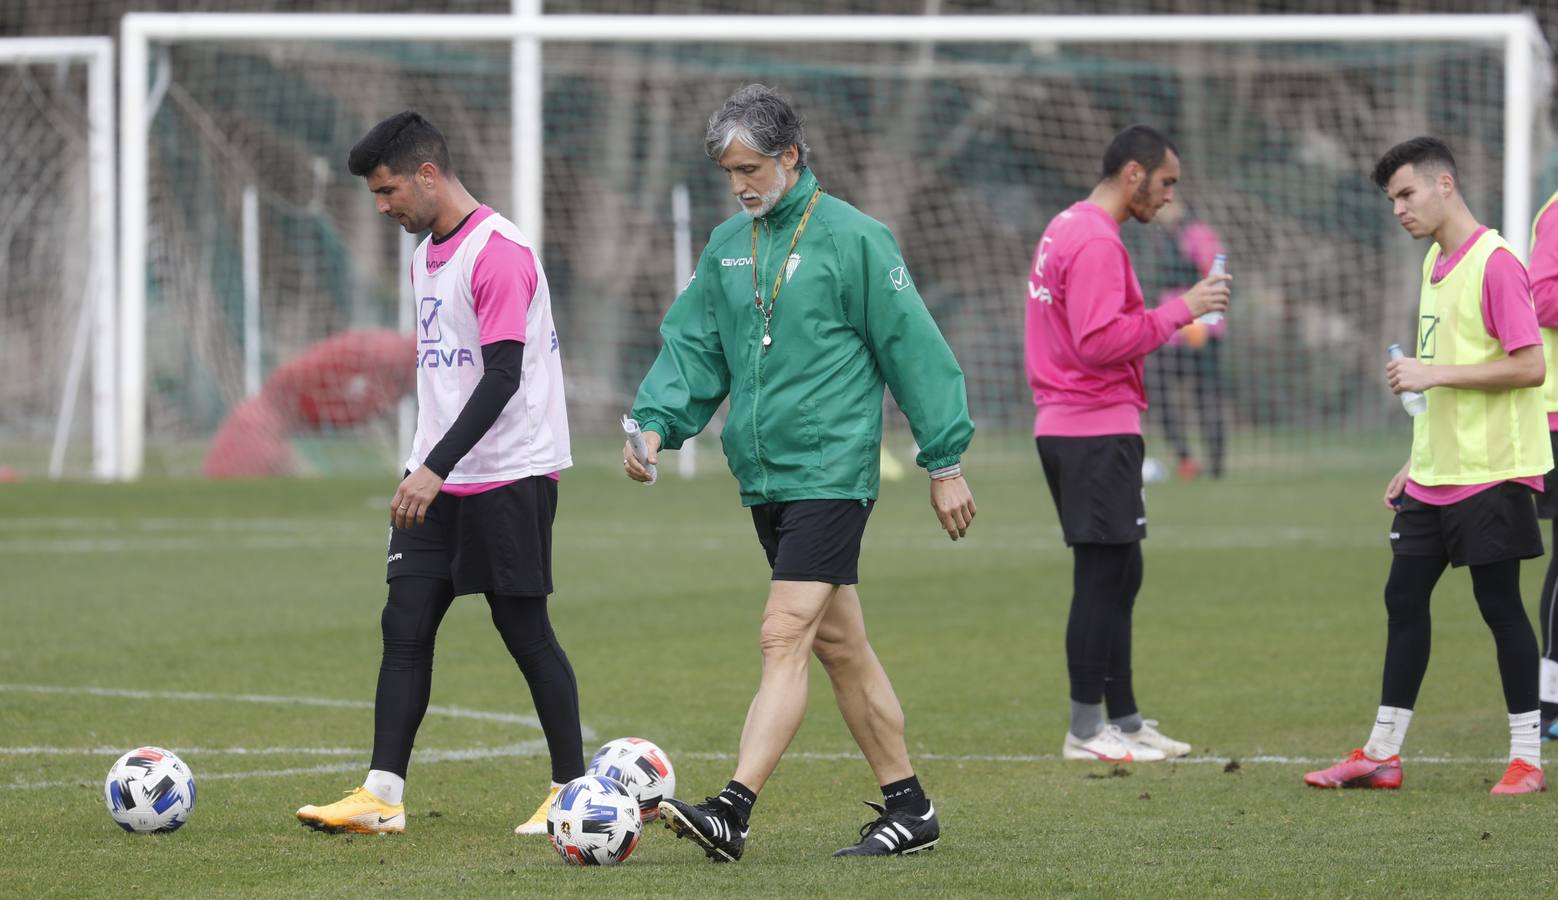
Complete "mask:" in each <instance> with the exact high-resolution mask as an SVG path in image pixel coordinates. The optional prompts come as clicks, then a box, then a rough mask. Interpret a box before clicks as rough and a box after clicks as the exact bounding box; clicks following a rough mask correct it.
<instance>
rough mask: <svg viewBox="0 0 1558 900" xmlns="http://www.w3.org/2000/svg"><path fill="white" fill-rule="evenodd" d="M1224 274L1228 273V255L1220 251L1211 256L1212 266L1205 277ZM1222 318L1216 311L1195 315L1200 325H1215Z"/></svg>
mask: <svg viewBox="0 0 1558 900" xmlns="http://www.w3.org/2000/svg"><path fill="white" fill-rule="evenodd" d="M1226 274H1228V257H1227V256H1226V255H1224V254H1222V253H1219V254H1217V255H1216V256H1214V257H1212V268H1211V269H1210V270H1208V271H1207V273H1206V277H1208V278H1211V277H1212V276H1213V275H1226ZM1222 320H1223V314H1222V313H1220V312H1216V311H1213V312H1209V313H1202V314H1201V315H1200V316H1197V317H1196V321H1197V322H1200V323H1201V324H1202V325H1216V324H1217V323H1218V322H1221V321H1222Z"/></svg>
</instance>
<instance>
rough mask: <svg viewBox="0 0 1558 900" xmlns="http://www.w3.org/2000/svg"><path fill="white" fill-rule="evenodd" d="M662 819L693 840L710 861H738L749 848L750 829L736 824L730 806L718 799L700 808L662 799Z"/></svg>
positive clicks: (705, 803) (699, 806) (674, 830)
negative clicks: (748, 833)
mask: <svg viewBox="0 0 1558 900" xmlns="http://www.w3.org/2000/svg"><path fill="white" fill-rule="evenodd" d="M660 818H661V819H663V820H665V827H667V828H669V829H671V831H673V832H674V833H675V834H676V836H677V837H679V838H683V837H684V838H692V840H693V843H695V844H697V845H698V846H700V847H702V848H703V852H704V853H706V854H708V856H709V859H712V860H713V861H715V862H717V863H722V862H735V861H736V860H738V859H740V858H741V851H743V850H745V849H746V847H747V827H746V826H745V825H742V824H741V823H739V822H737V821H736V816H735V812H734V811H733V810H732V809H731V808H730V804H728V803H726V802H725V801H723V800H721V799H720V798H718V797H708V798H705V799H704V801H703V802H702V803H699V804H697V805H694V804H691V803H683V802H682V801H680V800H661V801H660Z"/></svg>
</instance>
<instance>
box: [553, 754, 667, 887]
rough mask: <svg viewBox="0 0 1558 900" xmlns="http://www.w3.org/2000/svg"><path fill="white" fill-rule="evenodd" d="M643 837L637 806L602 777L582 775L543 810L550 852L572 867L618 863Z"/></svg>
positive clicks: (618, 784)
mask: <svg viewBox="0 0 1558 900" xmlns="http://www.w3.org/2000/svg"><path fill="white" fill-rule="evenodd" d="M643 832H644V823H643V820H642V819H640V818H639V816H638V801H637V800H635V799H634V798H633V795H632V794H630V793H628V789H627V788H626V787H624V786H623V785H622V782H620V781H617V780H616V779H614V778H607V777H606V776H604V775H580V776H579V777H578V778H575V779H574V780H572V781H570V782H568V783H567V784H565V785H563V788H562V790H560V791H558V792H557V797H556V798H555V799H553V800H552V805H551V806H549V807H547V810H546V835H547V837H548V838H549V839H550V840H551V842H552V849H553V850H556V851H557V855H558V856H561V857H562V858H563V861H564V862H567V863H570V864H572V865H575V866H611V865H615V864H617V863H619V862H622V861H623V860H625V859H627V858H628V857H629V856H632V855H633V849H634V848H635V847H637V846H638V839H639V837H640V836H641V835H642V834H643Z"/></svg>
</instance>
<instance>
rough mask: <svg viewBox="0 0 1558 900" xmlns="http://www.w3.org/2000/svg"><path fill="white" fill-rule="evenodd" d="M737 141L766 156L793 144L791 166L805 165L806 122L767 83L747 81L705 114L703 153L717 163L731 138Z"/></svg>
mask: <svg viewBox="0 0 1558 900" xmlns="http://www.w3.org/2000/svg"><path fill="white" fill-rule="evenodd" d="M738 139H739V140H741V141H742V142H743V143H745V144H747V145H748V146H750V147H751V148H752V149H753V150H756V151H757V152H759V153H761V154H763V155H764V156H769V157H778V156H779V154H781V153H783V152H784V151H786V150H788V149H789V148H790V145H791V144H794V145H795V150H796V154H797V155H796V157H795V167H796V168H797V169H804V168H806V151H807V149H808V148H807V146H806V122H805V121H804V120H803V119H802V118H801V117H800V116H799V115H798V114H797V113H796V112H795V108H794V107H793V106H791V105H790V101H789V100H786V99H785V98H784V96H783V95H782V94H780V93H779V92H778V91H776V90H774V89H773V88H771V87H768V86H767V85H762V84H749V85H747V86H746V87H744V88H742V89H741V90H739V91H736V92H735V93H734V94H731V95H730V97H729V98H728V99H727V100H726V101H725V103H724V105H723V106H721V107H720V108H719V109H717V110H715V111H714V114H713V115H711V116H709V125H708V128H707V129H706V130H705V131H704V135H703V152H704V153H706V154H708V157H709V159H712V160H714V161H715V162H719V158H720V157H721V156H723V155H724V154H725V148H727V147H729V146H730V142H731V141H733V140H738Z"/></svg>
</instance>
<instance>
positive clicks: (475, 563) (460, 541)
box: [385, 475, 557, 597]
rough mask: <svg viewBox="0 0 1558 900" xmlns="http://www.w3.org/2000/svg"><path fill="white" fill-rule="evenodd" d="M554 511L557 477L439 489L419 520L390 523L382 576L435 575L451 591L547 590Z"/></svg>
mask: <svg viewBox="0 0 1558 900" xmlns="http://www.w3.org/2000/svg"><path fill="white" fill-rule="evenodd" d="M556 516H557V481H556V479H553V478H548V477H547V476H545V475H537V476H535V477H533V478H521V479H520V480H518V481H516V482H514V483H512V484H506V485H504V486H503V487H500V488H493V489H492V490H490V491H483V492H481V493H480V494H471V495H470V496H468V497H456V496H455V495H453V494H445V493H442V492H440V493H439V495H438V496H437V497H435V498H434V499H433V503H432V505H431V506H429V507H428V510H427V518H426V519H425V520H424V521H423V522H422V523H421V524H420V525H412V526H411V527H410V528H395V527H394V526H391V527H390V539H389V560H388V566H387V568H388V572H387V574H386V575H385V580H386V581H389V580H392V579H395V578H398V577H400V576H403V575H418V576H422V577H424V578H439V579H443V580H444V581H450V582H453V584H454V592H455V595H456V596H458V595H460V594H480V593H486V592H489V591H490V592H492V593H495V594H506V595H514V596H522V597H539V596H543V595H546V594H550V593H552V521H553V519H554V518H556Z"/></svg>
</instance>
